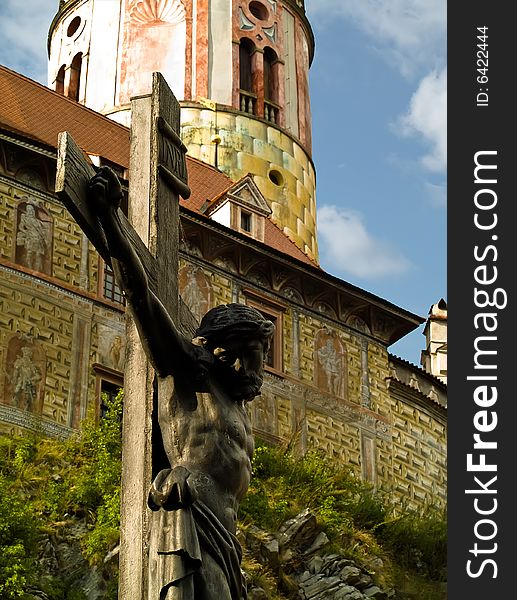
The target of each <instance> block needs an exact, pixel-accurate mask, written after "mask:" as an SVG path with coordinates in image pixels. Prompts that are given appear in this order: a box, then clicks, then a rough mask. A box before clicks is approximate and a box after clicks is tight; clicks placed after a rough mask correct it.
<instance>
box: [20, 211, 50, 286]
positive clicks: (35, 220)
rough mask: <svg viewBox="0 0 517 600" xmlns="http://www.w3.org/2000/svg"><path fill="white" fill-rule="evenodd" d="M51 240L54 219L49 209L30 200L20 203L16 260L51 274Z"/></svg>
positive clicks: (33, 268)
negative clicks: (48, 211)
mask: <svg viewBox="0 0 517 600" xmlns="http://www.w3.org/2000/svg"><path fill="white" fill-rule="evenodd" d="M51 241H52V219H51V217H50V216H49V215H48V213H47V211H46V210H45V209H44V208H42V207H39V206H36V205H35V204H32V203H29V202H25V203H20V205H19V206H18V223H17V228H16V255H15V260H16V262H17V263H19V264H21V265H24V266H26V267H29V269H32V270H34V271H39V272H40V273H47V274H49V275H50V266H51V260H50V254H51V252H50V248H51Z"/></svg>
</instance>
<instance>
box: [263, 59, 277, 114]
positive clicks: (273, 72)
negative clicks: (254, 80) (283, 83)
mask: <svg viewBox="0 0 517 600" xmlns="http://www.w3.org/2000/svg"><path fill="white" fill-rule="evenodd" d="M278 86H279V82H278V56H277V55H276V52H275V51H274V50H272V49H271V48H264V118H265V119H267V120H268V121H272V122H273V123H278V111H279V108H280V107H279V105H278Z"/></svg>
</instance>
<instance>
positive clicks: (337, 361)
mask: <svg viewBox="0 0 517 600" xmlns="http://www.w3.org/2000/svg"><path fill="white" fill-rule="evenodd" d="M314 352H315V358H316V361H315V362H316V365H315V378H316V385H317V386H318V387H320V388H323V389H325V390H326V391H327V392H329V393H330V394H332V395H334V396H340V397H343V392H344V390H345V388H346V386H345V385H344V382H345V381H346V368H345V367H346V363H345V361H344V351H343V347H342V345H341V342H340V341H339V340H338V339H337V338H336V337H334V336H332V335H330V334H328V333H325V332H319V333H318V335H317V336H316V340H315V350H314Z"/></svg>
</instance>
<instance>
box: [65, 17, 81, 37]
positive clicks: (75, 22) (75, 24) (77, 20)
mask: <svg viewBox="0 0 517 600" xmlns="http://www.w3.org/2000/svg"><path fill="white" fill-rule="evenodd" d="M80 24H81V17H74V18H73V19H72V20H71V21H70V23H69V24H68V28H67V30H66V35H67V36H68V37H72V36H73V35H74V33H75V32H76V31H77V30H78V29H79V25H80Z"/></svg>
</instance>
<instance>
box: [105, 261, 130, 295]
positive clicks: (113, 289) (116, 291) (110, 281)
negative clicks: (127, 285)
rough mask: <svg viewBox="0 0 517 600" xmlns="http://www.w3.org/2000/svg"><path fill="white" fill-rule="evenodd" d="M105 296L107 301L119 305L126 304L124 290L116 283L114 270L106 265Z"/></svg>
mask: <svg viewBox="0 0 517 600" xmlns="http://www.w3.org/2000/svg"><path fill="white" fill-rule="evenodd" d="M103 295H104V297H105V298H106V299H107V300H111V301H112V302H116V303H117V304H125V299H124V295H123V294H122V290H121V289H120V287H119V286H118V284H117V282H116V281H115V274H114V273H113V269H112V268H111V267H110V266H109V265H107V264H104V281H103Z"/></svg>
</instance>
